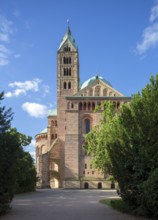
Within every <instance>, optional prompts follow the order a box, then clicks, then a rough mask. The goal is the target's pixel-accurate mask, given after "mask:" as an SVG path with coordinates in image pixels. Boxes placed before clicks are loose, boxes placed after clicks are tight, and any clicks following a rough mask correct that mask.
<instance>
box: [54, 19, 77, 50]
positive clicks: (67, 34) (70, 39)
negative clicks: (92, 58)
mask: <svg viewBox="0 0 158 220" xmlns="http://www.w3.org/2000/svg"><path fill="white" fill-rule="evenodd" d="M68 40H69V41H70V42H71V43H72V45H73V46H74V47H75V49H76V50H77V45H76V42H75V39H74V37H73V36H72V34H71V30H70V26H69V21H68V27H67V31H66V33H65V35H64V37H63V39H62V40H61V43H60V45H59V48H58V50H60V49H61V47H62V46H63V45H64V43H65V42H66V41H68Z"/></svg>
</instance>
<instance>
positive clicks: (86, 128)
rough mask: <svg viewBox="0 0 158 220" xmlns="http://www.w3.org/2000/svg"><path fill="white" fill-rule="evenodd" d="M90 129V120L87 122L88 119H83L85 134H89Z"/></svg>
mask: <svg viewBox="0 0 158 220" xmlns="http://www.w3.org/2000/svg"><path fill="white" fill-rule="evenodd" d="M90 128H91V126H90V120H89V118H86V119H85V132H86V134H87V133H89V132H90Z"/></svg>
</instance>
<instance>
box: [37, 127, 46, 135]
mask: <svg viewBox="0 0 158 220" xmlns="http://www.w3.org/2000/svg"><path fill="white" fill-rule="evenodd" d="M45 133H47V128H45V129H43V130H42V131H41V132H40V133H39V134H45Z"/></svg>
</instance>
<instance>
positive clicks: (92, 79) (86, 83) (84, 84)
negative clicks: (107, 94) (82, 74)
mask: <svg viewBox="0 0 158 220" xmlns="http://www.w3.org/2000/svg"><path fill="white" fill-rule="evenodd" d="M96 79H99V80H101V81H103V82H105V83H106V84H108V85H109V86H111V87H112V85H111V83H110V82H108V81H107V80H105V79H104V78H103V77H102V76H93V77H91V78H90V79H88V80H86V81H85V82H84V83H83V84H82V86H81V89H84V88H85V87H87V86H89V85H91V84H92V83H93V82H94V81H95V80H96Z"/></svg>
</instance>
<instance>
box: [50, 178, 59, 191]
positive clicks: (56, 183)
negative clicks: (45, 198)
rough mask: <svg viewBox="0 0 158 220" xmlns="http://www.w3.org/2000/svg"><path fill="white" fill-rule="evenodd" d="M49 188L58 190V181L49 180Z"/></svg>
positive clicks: (54, 179)
mask: <svg viewBox="0 0 158 220" xmlns="http://www.w3.org/2000/svg"><path fill="white" fill-rule="evenodd" d="M50 188H51V189H56V188H59V180H58V179H56V178H51V180H50Z"/></svg>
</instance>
